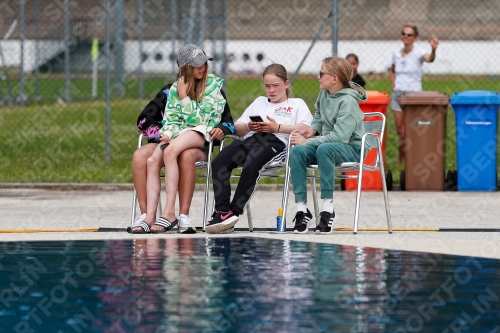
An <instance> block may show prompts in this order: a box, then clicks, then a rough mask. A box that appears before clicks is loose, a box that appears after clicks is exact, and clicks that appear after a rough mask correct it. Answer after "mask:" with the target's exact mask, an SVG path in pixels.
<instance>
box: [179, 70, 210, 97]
mask: <svg viewBox="0 0 500 333" xmlns="http://www.w3.org/2000/svg"><path fill="white" fill-rule="evenodd" d="M205 66H206V67H205V73H203V77H202V78H201V79H200V80H198V79H196V78H195V77H194V67H193V66H191V65H185V66H183V67H181V68H179V75H178V79H179V78H180V77H181V76H184V78H185V79H186V81H187V85H188V89H187V95H188V96H189V98H191V99H192V100H197V101H201V99H202V98H203V95H204V94H205V87H206V85H207V77H208V62H206V63H205Z"/></svg>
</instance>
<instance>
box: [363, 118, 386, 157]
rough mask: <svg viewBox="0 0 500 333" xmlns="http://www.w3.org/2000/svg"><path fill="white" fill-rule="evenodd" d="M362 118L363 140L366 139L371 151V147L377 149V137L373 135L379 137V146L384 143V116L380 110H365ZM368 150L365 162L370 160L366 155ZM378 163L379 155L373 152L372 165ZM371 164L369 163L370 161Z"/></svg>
mask: <svg viewBox="0 0 500 333" xmlns="http://www.w3.org/2000/svg"><path fill="white" fill-rule="evenodd" d="M363 115H364V118H363V124H364V126H365V132H366V133H365V135H363V140H362V142H363V143H364V141H365V140H366V141H368V143H369V145H370V148H371V151H373V149H378V144H377V139H376V138H375V135H376V136H378V137H379V140H380V145H381V148H382V146H383V145H384V135H385V129H386V117H385V115H384V114H383V113H382V112H365V113H364V114H363ZM369 154H370V152H367V154H366V158H365V163H366V162H368V161H370V158H368V155H369ZM379 163H380V160H379V155H378V154H375V159H374V163H373V164H372V165H373V166H377V165H378V164H379ZM370 164H371V163H370Z"/></svg>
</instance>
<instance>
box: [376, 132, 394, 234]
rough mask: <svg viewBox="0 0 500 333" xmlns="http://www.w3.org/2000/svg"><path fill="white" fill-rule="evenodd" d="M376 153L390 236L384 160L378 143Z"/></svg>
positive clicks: (390, 224)
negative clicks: (377, 154)
mask: <svg viewBox="0 0 500 333" xmlns="http://www.w3.org/2000/svg"><path fill="white" fill-rule="evenodd" d="M377 144H378V152H379V161H381V162H380V176H381V178H382V190H383V192H384V201H385V215H386V216H387V230H388V231H389V233H390V234H392V221H391V211H390V208H389V195H388V194H387V184H386V181H385V169H384V162H383V161H384V160H383V159H382V153H381V152H382V147H381V146H380V141H378V143H377Z"/></svg>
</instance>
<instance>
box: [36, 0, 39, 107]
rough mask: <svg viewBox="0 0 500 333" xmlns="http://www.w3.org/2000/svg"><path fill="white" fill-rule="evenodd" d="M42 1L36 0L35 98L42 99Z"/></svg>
mask: <svg viewBox="0 0 500 333" xmlns="http://www.w3.org/2000/svg"><path fill="white" fill-rule="evenodd" d="M39 66H40V0H35V98H36V100H37V101H38V100H39V99H40V68H39Z"/></svg>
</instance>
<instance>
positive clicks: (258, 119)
mask: <svg viewBox="0 0 500 333" xmlns="http://www.w3.org/2000/svg"><path fill="white" fill-rule="evenodd" d="M250 120H251V121H254V122H263V121H264V120H262V118H261V117H260V116H250Z"/></svg>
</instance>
